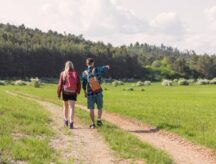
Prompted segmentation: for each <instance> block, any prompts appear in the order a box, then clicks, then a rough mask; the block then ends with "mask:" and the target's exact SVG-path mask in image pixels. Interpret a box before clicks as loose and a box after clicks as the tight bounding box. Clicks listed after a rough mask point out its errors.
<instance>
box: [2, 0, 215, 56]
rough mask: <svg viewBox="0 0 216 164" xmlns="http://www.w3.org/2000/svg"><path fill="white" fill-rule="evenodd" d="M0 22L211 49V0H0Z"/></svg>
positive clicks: (100, 37) (121, 40) (106, 38)
mask: <svg viewBox="0 0 216 164" xmlns="http://www.w3.org/2000/svg"><path fill="white" fill-rule="evenodd" d="M0 4H1V6H0V22H3V23H7V22H9V23H12V24H16V25H20V24H25V25H26V26H28V27H32V28H35V27H37V28H40V29H42V30H43V31H47V30H49V29H52V30H55V31H58V32H67V33H73V34H76V35H79V34H83V35H84V37H85V38H87V39H90V40H94V41H104V42H105V43H108V42H109V43H112V44H113V45H122V44H129V43H131V42H132V43H135V42H136V41H139V42H147V43H150V44H156V45H160V44H161V43H163V44H165V45H171V46H173V47H177V48H179V49H180V50H185V49H189V50H191V49H193V50H195V51H196V52H198V53H200V54H203V53H209V54H213V53H216V1H215V0H205V1H204V0H151V1H149V0H19V1H15V0H7V1H6V0H0Z"/></svg>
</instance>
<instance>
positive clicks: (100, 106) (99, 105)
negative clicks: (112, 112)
mask: <svg viewBox="0 0 216 164" xmlns="http://www.w3.org/2000/svg"><path fill="white" fill-rule="evenodd" d="M96 103H97V108H98V120H97V125H98V126H102V125H103V124H102V121H101V119H102V113H103V110H102V109H103V94H102V93H101V94H98V95H97V99H96Z"/></svg>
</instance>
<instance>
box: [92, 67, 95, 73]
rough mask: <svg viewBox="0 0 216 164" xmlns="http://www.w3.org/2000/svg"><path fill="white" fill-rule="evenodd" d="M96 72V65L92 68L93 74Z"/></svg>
mask: <svg viewBox="0 0 216 164" xmlns="http://www.w3.org/2000/svg"><path fill="white" fill-rule="evenodd" d="M94 73H95V67H94V68H93V69H92V74H93V75H94Z"/></svg>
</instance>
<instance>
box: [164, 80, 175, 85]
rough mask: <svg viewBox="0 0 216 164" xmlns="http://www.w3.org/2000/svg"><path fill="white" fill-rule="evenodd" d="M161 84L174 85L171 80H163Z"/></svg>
mask: <svg viewBox="0 0 216 164" xmlns="http://www.w3.org/2000/svg"><path fill="white" fill-rule="evenodd" d="M161 84H162V86H172V85H173V83H172V81H171V80H163V81H162V83H161Z"/></svg>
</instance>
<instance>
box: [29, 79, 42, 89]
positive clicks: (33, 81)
mask: <svg viewBox="0 0 216 164" xmlns="http://www.w3.org/2000/svg"><path fill="white" fill-rule="evenodd" d="M30 80H31V86H33V87H35V88H40V86H41V82H40V79H38V78H31V79H30Z"/></svg>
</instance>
